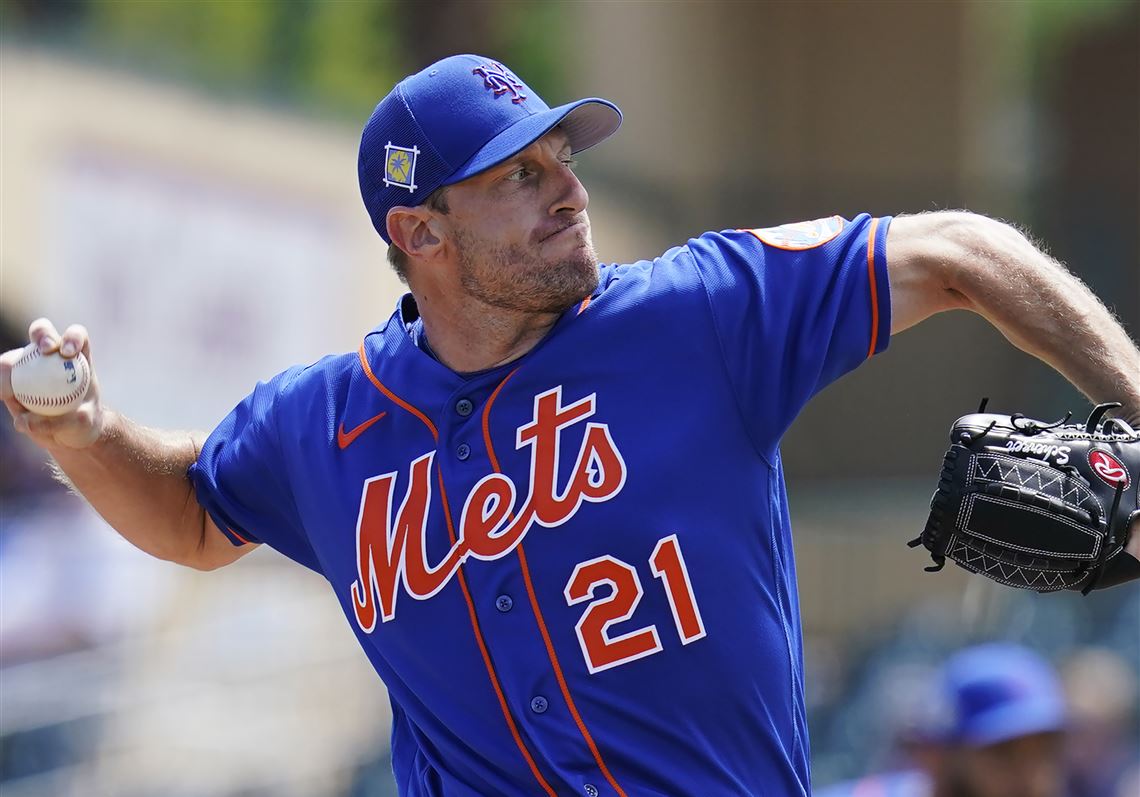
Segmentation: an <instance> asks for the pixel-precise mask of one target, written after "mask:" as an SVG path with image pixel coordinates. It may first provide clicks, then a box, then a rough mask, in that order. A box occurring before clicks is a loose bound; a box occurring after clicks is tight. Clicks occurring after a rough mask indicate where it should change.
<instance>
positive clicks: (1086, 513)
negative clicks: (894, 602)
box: [910, 399, 1140, 595]
mask: <svg viewBox="0 0 1140 797" xmlns="http://www.w3.org/2000/svg"><path fill="white" fill-rule="evenodd" d="M1119 406H1120V405H1119V404H1100V405H1098V406H1097V407H1096V409H1094V410H1093V411H1092V414H1091V415H1089V418H1088V421H1086V422H1085V423H1084V424H1082V425H1078V424H1069V423H1068V420H1069V418H1070V417H1071V415H1066V416H1065V418H1064V419H1062V420H1060V421H1057V422H1054V423H1043V422H1041V421H1035V420H1032V419H1030V418H1026V417H1024V416H1023V415H1018V414H1015V415H995V414H992V413H986V412H985V408H986V401H985V400H984V399H983V400H982V405H981V406H980V407H979V408H978V412H977V413H975V414H973V415H966V416H964V417H962V418H959V419H958V420H957V421H955V423H954V425H953V427H951V429H950V443H951V444H950V450H949V451H947V452H946V457H945V460H944V461H943V465H942V477H941V479H940V480H939V482H938V489H937V490H936V491H935V493H934V497H933V498H932V499H931V501H930V518H929V519H928V520H927V521H926V528H925V529H924V530H923V532H922V535H921V536H919V537H918V538H917V539H914V540H911V542H910V546H911V547H912V548H913V547H915V546H917V545H920V544H921V545H924V546H926V548H927V550H929V551H930V555H931V558H932V559H933V560H934V562H935V564H934V566H933V567H928V568H926V569H927V570H930V571H937V570H941V569H942V566H943V565H944V564H945V562H946V559H952V560H954V561H955V562H957V563H958V564H959V565H960V566H962V567H964V568H965V569H967V570H969V571H971V572H974V573H981V574H982V575H984V576H988V577H989V578H992V579H993V580H994V581H998V582H1000V583H1002V584H1007V585H1009V586H1012V587H1022V588H1025V589H1032V590H1037V591H1038V592H1052V591H1054V590H1061V589H1079V590H1080V591H1081V592H1082V593H1084V594H1086V595H1087V594H1088V593H1089V592H1090V591H1091V590H1094V589H1101V588H1103V587H1109V586H1113V585H1115V584H1119V583H1122V582H1124V581H1129V580H1131V579H1134V578H1138V577H1140V561H1137V560H1136V559H1135V558H1134V557H1133V556H1131V555H1130V554H1128V553H1125V552H1124V546H1125V545H1127V544H1128V534H1129V532H1128V527H1129V523H1130V522H1131V521H1132V520H1133V519H1134V518H1136V517H1140V486H1138V484H1137V483H1138V482H1140V433H1138V432H1136V431H1134V430H1133V429H1132V427H1131V426H1129V425H1128V424H1127V423H1125V422H1124V421H1122V420H1120V419H1118V418H1110V419H1108V420H1102V419H1103V418H1104V414H1105V413H1106V412H1107V411H1108V410H1110V409H1113V408H1115V407H1119Z"/></svg>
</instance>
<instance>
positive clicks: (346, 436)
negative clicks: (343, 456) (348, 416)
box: [336, 412, 388, 450]
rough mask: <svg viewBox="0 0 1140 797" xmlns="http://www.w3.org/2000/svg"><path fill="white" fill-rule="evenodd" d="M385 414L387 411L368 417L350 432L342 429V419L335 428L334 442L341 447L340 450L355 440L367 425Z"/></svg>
mask: <svg viewBox="0 0 1140 797" xmlns="http://www.w3.org/2000/svg"><path fill="white" fill-rule="evenodd" d="M387 414H388V413H387V412H382V413H380V414H379V415H376V416H374V417H372V418H369V419H368V420H367V421H365V422H364V423H362V424H360V426H357V427H356V428H354V429H353V430H352V431H351V432H346V431H345V430H344V421H341V422H340V428H339V429H337V430H336V444H337V445H338V446H340V447H341V450H344V449H346V448H348V447H349V446H350V445H352V443H353V441H354V440H356V438H358V437H360V435H362V434H364V432H365V430H367V429H368V427H369V426H371V425H372V424H374V423H376V422H377V421H378V420H380V419H381V418H383V417H384V416H385V415H387Z"/></svg>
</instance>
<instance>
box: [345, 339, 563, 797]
mask: <svg viewBox="0 0 1140 797" xmlns="http://www.w3.org/2000/svg"><path fill="white" fill-rule="evenodd" d="M360 364H361V365H362V366H364V373H365V374H366V375H367V376H368V379H369V380H370V381H371V382H372V384H373V385H375V386H376V389H377V390H379V391H380V392H381V393H383V394H384V395H385V396H387V397H388V398H390V399H391V400H392V401H394V402H395V403H396V404H397V405H398V406H400V407H402V408H403V409H405V410H407V411H408V412H410V413H411V414H412V415H415V416H416V417H417V418H419V419H420V420H421V421H422V422H423V424H424V425H425V426H427V428H428V430H429V431H430V432H431V436H432V438H434V439H435V441H436V443H439V431H438V430H437V429H436V428H435V424H433V423H432V422H431V419H429V418H428V417H427V416H426V415H424V414H423V413H422V412H420V411H419V410H418V409H416V408H415V407H413V406H412V405H411V404H409V403H408V402H406V401H404V400H403V399H402V398H400V397H399V396H397V395H396V394H395V393H393V392H392V391H391V390H389V389H388V388H386V387H384V385H383V384H382V383H381V382H380V380H379V379H377V378H376V375H375V374H373V373H372V368H371V367H370V366H369V365H368V358H367V357H366V356H365V354H364V344H363V343H361V344H360ZM516 370H517V369H516ZM512 373H513V372H512ZM504 381H505V380H504ZM436 478H437V480H438V481H439V498H440V503H442V504H443V517H444V520H445V521H446V522H447V534H448V536H449V537H450V538H451V545H452V547H455V544H456V537H455V524H454V523H453V522H452V520H451V507H450V505H449V504H448V502H447V490H446V489H445V488H444V486H443V469H442V468H441V467H440V466H439V465H436ZM456 575H457V576H458V578H459V589H460V591H461V592H462V593H463V600H464V602H465V603H466V604H467V615H468V617H469V619H470V620H471V630H472V632H474V634H475V644H476V645H477V646H478V647H479V653H480V654H481V655H482V657H483V665H484V666H485V667H486V668H487V677H488V678H490V680H491V687H492V688H493V689H494V690H495V697H496V698H498V700H499V708H500V709H502V712H503V718H504V719H505V720H506V721H507V728H508V729H510V732H511V737H512V738H513V739H514V740H515V745H516V746H517V747H518V748H519V752H520V753H522V756H523V758H524V759H525V760H526V763H527V766H528V767H530V771H531V774H532V775H534V778H535V780H537V781H538V784H539V785H540V786H542V790H543V791H544V792H545V793H546V794H547V795H549V797H558V793H557V792H556V791H554V788H553V787H552V786H551V785H550V784H549V783H547V781H546V779H545V778H543V777H542V773H541V772H539V771H538V764H536V763H535V761H534V758H533V757H532V756H531V754H530V751H529V750H527V748H526V744H525V743H524V742H523V740H522V735H521V734H520V733H519V729H518V726H517V725H515V719H514V717H512V716H511V709H510V706H508V705H507V698H506V696H505V695H504V694H503V689H502V687H501V686H500V685H499V676H498V674H497V673H496V672H495V665H494V664H493V663H492V662H491V654H490V652H488V650H487V644H486V642H484V641H483V632H482V631H481V630H480V629H479V618H478V617H477V615H476V614H475V603H474V601H472V600H471V592H470V591H469V590H468V589H467V579H465V578H464V577H463V568H459V569H458V570H457V571H456Z"/></svg>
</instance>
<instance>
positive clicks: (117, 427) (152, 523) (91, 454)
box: [48, 411, 206, 566]
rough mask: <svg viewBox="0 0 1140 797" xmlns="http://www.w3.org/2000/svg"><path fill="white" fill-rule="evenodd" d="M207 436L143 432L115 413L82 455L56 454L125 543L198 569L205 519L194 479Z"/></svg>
mask: <svg viewBox="0 0 1140 797" xmlns="http://www.w3.org/2000/svg"><path fill="white" fill-rule="evenodd" d="M201 438H202V436H201V435H195V434H193V433H190V432H165V431H159V430H155V429H148V428H145V427H142V426H139V425H137V424H135V423H133V422H132V421H130V420H128V419H127V418H125V417H123V416H121V415H119V414H117V413H114V412H110V411H108V412H107V413H106V417H105V420H104V427H103V432H102V434H101V435H100V437H99V439H98V440H97V441H96V442H95V443H94V444H93V445H91V446H89V447H87V448H82V449H72V448H67V447H61V446H60V447H51V448H49V449H48V452H49V453H50V454H51V456H52V459H53V460H54V461H55V463H56V465H57V466H58V468H59V469H60V470H61V471H62V472H63V474H65V475H66V477H67V481H68V482H69V483H70V485H71V486H72V487H73V488H74V489H75V490H76V492H78V493H80V494H81V495H82V496H83V497H84V498H85V499H86V500H87V501H88V502H89V503H90V504H91V506H92V507H94V508H95V510H96V511H97V512H98V513H99V514H100V515H102V516H103V518H104V519H105V520H106V521H107V522H108V523H109V524H110V525H111V526H112V527H114V528H115V530H116V531H118V532H119V534H121V535H122V536H123V537H124V538H125V539H127V540H128V541H129V542H130V543H132V544H133V545H135V546H136V547H138V548H140V549H141V550H143V551H146V552H147V553H149V554H151V555H153V556H157V557H159V558H160V559H166V560H169V561H173V562H178V563H181V564H187V565H191V566H196V564H197V559H198V557H199V556H200V554H201V552H202V549H203V548H204V547H205V539H206V538H205V514H204V511H203V510H202V508H201V506H200V505H199V504H198V502H197V500H196V498H195V496H194V490H193V488H192V486H191V484H190V481H189V479H187V477H186V469H187V468H188V467H189V466H190V464H191V463H192V462H193V461H194V460H195V459H196V458H197V454H198V451H199V449H200V447H201Z"/></svg>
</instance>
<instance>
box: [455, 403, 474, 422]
mask: <svg viewBox="0 0 1140 797" xmlns="http://www.w3.org/2000/svg"><path fill="white" fill-rule="evenodd" d="M474 409H475V405H474V404H472V403H471V402H470V400H468V399H459V401H457V402H455V411H456V412H458V413H459V414H460V415H462V416H463V417H464V418H466V417H467V416H468V415H470V414H471V411H472V410H474Z"/></svg>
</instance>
